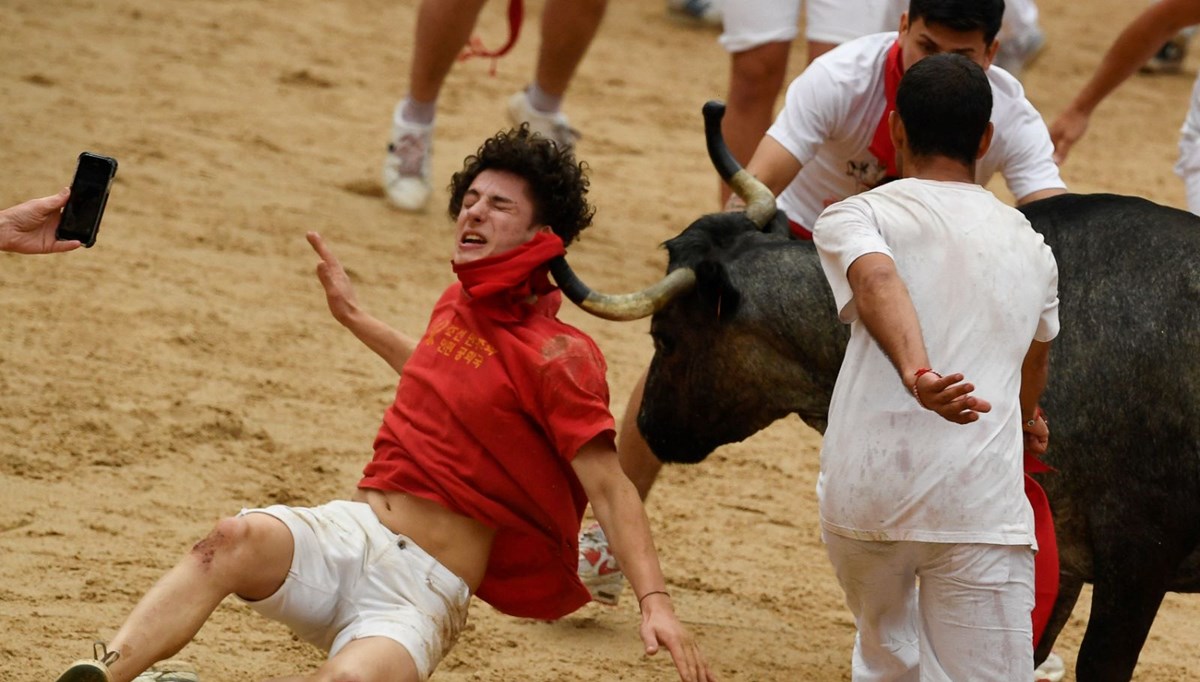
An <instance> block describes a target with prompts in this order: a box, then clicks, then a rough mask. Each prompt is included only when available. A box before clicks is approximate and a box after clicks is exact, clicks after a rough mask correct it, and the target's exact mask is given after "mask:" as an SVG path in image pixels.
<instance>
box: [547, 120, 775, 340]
mask: <svg viewBox="0 0 1200 682" xmlns="http://www.w3.org/2000/svg"><path fill="white" fill-rule="evenodd" d="M702 111H703V114H704V139H705V142H706V144H707V146H708V156H709V159H711V160H712V163H713V166H715V167H716V169H717V172H718V173H719V174H720V175H721V178H723V179H724V180H725V182H726V183H728V184H729V186H730V188H732V189H733V192H734V193H735V194H737V196H739V197H741V199H742V201H744V202H746V217H747V218H749V219H750V220H751V222H753V223H754V225H755V226H756V227H757V228H758V229H760V230H762V229H769V231H775V230H776V229H777V225H776V222H777V221H776V217H777V216H776V210H775V196H774V195H773V194H771V190H770V189H769V188H768V187H767V186H766V185H764V184H763V183H761V182H759V180H758V179H757V178H755V177H754V176H753V175H751V174H750V173H748V172H747V171H746V170H745V169H744V168H742V167H741V164H739V163H738V162H737V160H736V159H734V158H733V155H732V154H730V153H729V147H727V146H726V145H725V139H724V137H722V135H721V119H722V118H723V117H724V116H725V105H724V104H722V103H720V102H715V101H713V102H707V103H705V105H704V108H703V110H702ZM783 229H785V230H786V226H784V228H783ZM550 274H551V275H553V276H554V280H555V282H557V283H558V286H559V288H561V289H562V291H563V294H565V295H566V297H567V298H569V299H570V300H571V301H572V302H574V303H575V304H576V305H578V306H579V307H580V308H583V309H584V310H585V311H587V312H589V313H591V314H593V315H595V316H597V317H602V318H604V319H606V320H616V321H619V322H625V321H629V320H638V319H641V318H643V317H649V316H650V315H653V314H654V313H656V312H658V311H659V310H661V309H662V308H663V307H664V306H666V305H667V303H669V302H670V301H671V299H673V298H674V297H676V296H678V295H679V294H681V293H684V292H686V291H690V290H691V289H692V288H693V287H695V286H696V273H695V271H693V270H692V269H691V268H676V269H675V270H672V271H671V272H669V273H667V275H666V276H665V277H663V278H662V279H661V280H659V281H658V282H655V283H654V284H652V285H650V286H648V287H646V288H645V289H642V290H641V291H635V292H633V293H628V294H603V293H599V292H597V291H594V290H592V289H591V287H589V286H588V285H587V284H584V282H583V281H582V280H581V279H579V277H578V276H577V275H576V274H575V272H574V271H573V270H572V269H571V266H570V265H568V264H567V259H566V258H565V257H563V256H560V257H558V258H555V259H554V260H552V261H550Z"/></svg>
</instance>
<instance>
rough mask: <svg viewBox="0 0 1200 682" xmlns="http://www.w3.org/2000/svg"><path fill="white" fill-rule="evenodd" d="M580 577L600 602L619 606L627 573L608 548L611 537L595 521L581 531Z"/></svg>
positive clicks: (594, 597) (593, 597)
mask: <svg viewBox="0 0 1200 682" xmlns="http://www.w3.org/2000/svg"><path fill="white" fill-rule="evenodd" d="M579 578H580V580H582V581H583V584H584V585H585V586H587V588H588V592H591V593H592V599H593V600H595V601H598V602H600V603H601V604H608V605H609V606H616V605H617V600H619V599H620V598H621V590H623V589H625V574H624V573H622V572H621V567H620V566H618V565H617V559H616V557H614V556H613V555H612V553H611V552H609V551H608V538H607V537H605V536H604V530H603V529H602V528H600V524H598V523H593V524H592V525H590V526H588V527H587V528H585V529H584V530H583V532H581V533H580V534H579Z"/></svg>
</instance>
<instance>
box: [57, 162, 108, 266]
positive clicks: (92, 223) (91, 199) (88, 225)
mask: <svg viewBox="0 0 1200 682" xmlns="http://www.w3.org/2000/svg"><path fill="white" fill-rule="evenodd" d="M116 172H117V162H116V160H115V159H111V158H109V157H107V156H100V155H98V154H91V153H89V152H84V153H82V154H80V155H79V166H78V167H77V168H76V169H75V179H74V180H73V181H72V182H71V196H70V198H69V199H67V205H66V206H65V207H64V208H63V214H62V220H61V221H60V222H59V224H58V231H57V233H56V235H55V236H56V237H57V238H58V239H60V240H69V239H75V240H78V241H81V242H83V245H84V246H89V247H90V246H92V245H93V244H95V243H96V232H97V231H98V230H99V229H100V218H101V216H103V215H104V205H105V203H106V202H107V201H108V191H109V188H110V187H111V186H112V179H113V175H115V174H116Z"/></svg>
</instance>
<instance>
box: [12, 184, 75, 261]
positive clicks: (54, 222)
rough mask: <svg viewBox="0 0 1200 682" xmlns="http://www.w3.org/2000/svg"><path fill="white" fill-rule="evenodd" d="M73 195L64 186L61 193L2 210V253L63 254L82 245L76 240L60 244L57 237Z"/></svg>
mask: <svg viewBox="0 0 1200 682" xmlns="http://www.w3.org/2000/svg"><path fill="white" fill-rule="evenodd" d="M69 196H71V190H70V189H68V188H66V187H64V188H63V189H62V191H60V192H59V193H58V194H52V195H50V196H48V197H42V198H41V199H30V200H29V201H26V202H25V203H22V204H17V205H16V206H13V207H12V208H7V209H4V210H3V211H0V251H11V252H13V253H26V254H38V253H62V252H63V251H72V250H74V249H78V248H79V247H80V246H82V244H81V243H80V242H78V241H75V240H69V241H58V240H57V239H55V237H54V232H55V230H57V229H58V222H59V220H61V219H62V209H63V206H66V205H67V197H69Z"/></svg>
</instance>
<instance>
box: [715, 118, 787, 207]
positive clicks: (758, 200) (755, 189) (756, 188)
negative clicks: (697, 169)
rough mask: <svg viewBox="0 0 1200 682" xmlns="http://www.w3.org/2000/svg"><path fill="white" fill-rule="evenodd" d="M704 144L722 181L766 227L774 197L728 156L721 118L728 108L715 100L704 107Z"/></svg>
mask: <svg viewBox="0 0 1200 682" xmlns="http://www.w3.org/2000/svg"><path fill="white" fill-rule="evenodd" d="M703 112H704V141H705V143H706V144H707V145H708V158H709V159H711V160H712V164H713V166H715V167H716V169H717V173H718V174H720V176H721V179H723V180H724V181H725V183H726V184H728V185H729V187H730V188H731V189H732V190H733V193H734V194H736V195H738V196H739V197H741V198H742V201H745V202H746V217H747V218H749V219H750V220H751V221H753V222H754V224H755V225H758V227H759V229H762V228H764V227H766V225H767V223H768V222H770V220H771V218H773V217H775V195H774V194H772V193H771V190H770V189H769V188H768V187H767V186H766V185H764V184H763V183H762V181H760V180H759V179H758V178H756V177H754V176H753V175H751V174H750V173H749V172H748V171H747V170H746V169H745V168H742V165H741V164H740V163H738V162H737V159H735V158H733V154H730V153H729V147H727V146H726V145H725V136H724V135H722V134H721V119H722V118H724V117H725V105H724V104H722V103H721V102H717V101H715V100H710V101H708V102H705V104H704V109H703Z"/></svg>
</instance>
